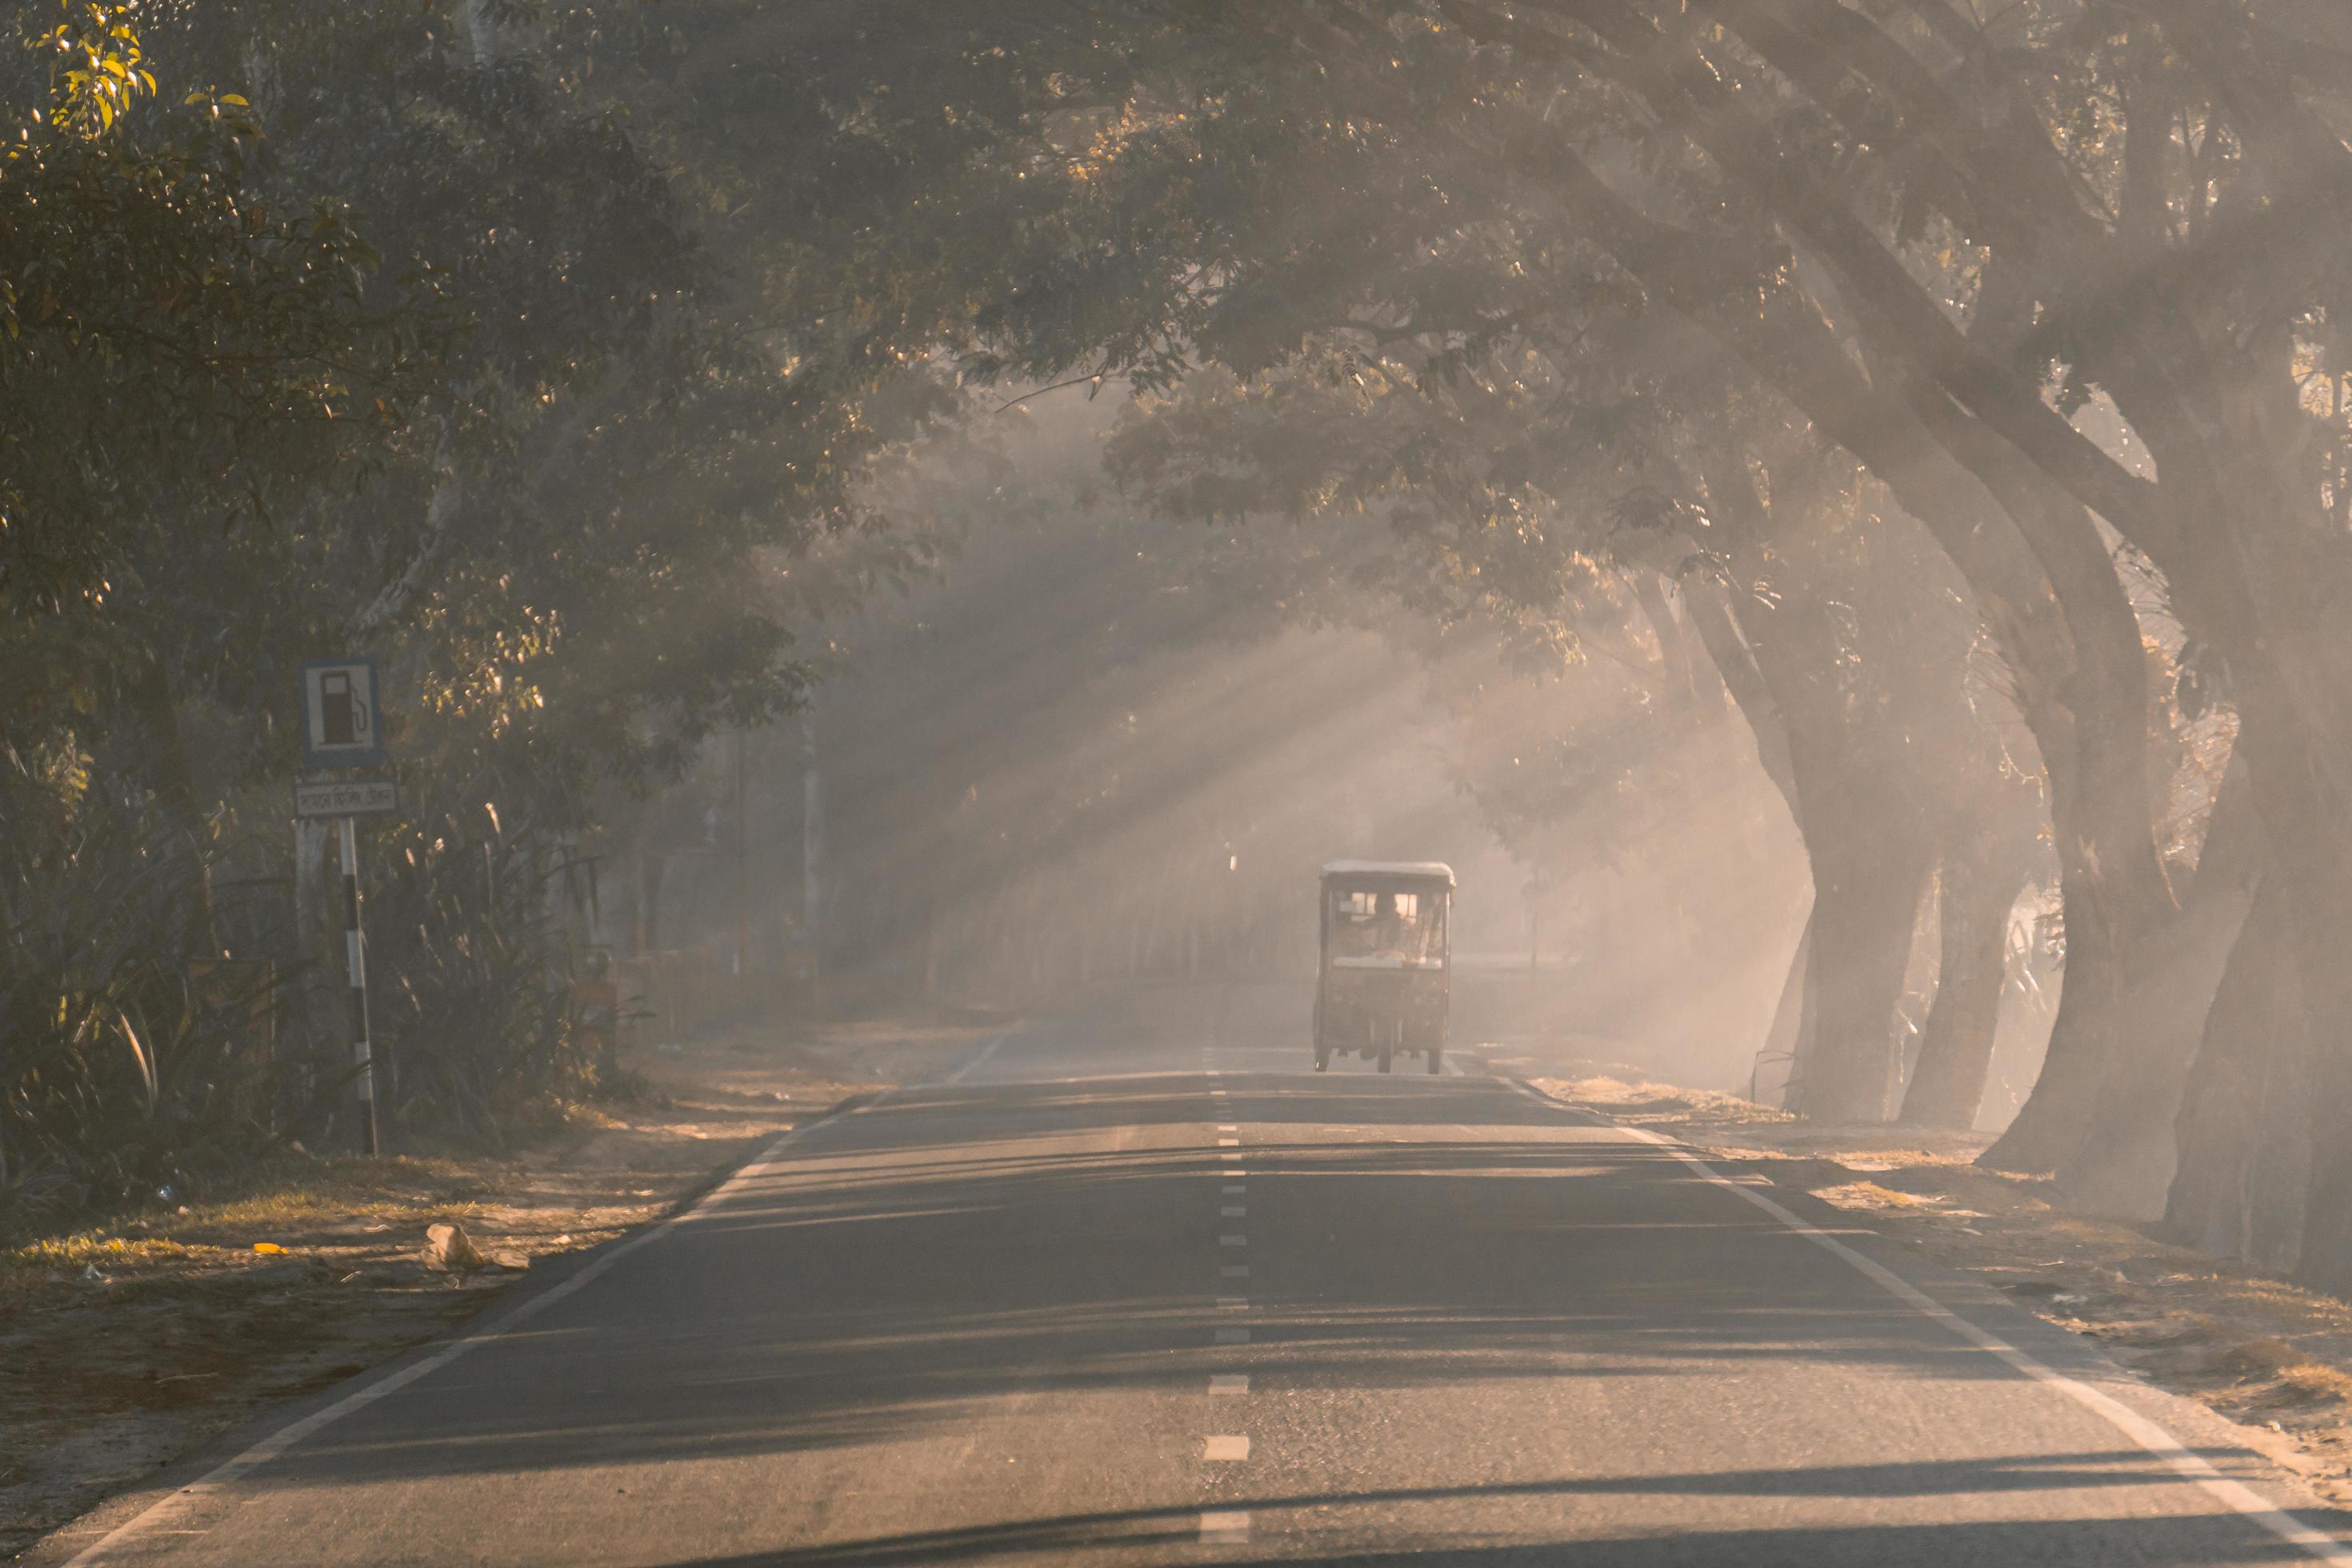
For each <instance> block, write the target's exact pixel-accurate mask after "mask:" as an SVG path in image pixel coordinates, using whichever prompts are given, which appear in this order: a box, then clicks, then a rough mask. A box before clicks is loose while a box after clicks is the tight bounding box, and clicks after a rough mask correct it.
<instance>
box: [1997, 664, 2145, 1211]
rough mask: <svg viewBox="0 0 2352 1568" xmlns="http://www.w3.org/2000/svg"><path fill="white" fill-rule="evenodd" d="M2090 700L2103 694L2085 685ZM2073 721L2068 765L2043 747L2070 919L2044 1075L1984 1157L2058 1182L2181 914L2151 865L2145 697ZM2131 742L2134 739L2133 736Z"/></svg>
mask: <svg viewBox="0 0 2352 1568" xmlns="http://www.w3.org/2000/svg"><path fill="white" fill-rule="evenodd" d="M2081 689H2082V693H2083V695H2085V696H2087V695H2089V694H2090V693H2091V692H2093V691H2097V690H2099V689H2100V688H2099V687H2097V686H2095V685H2094V683H2093V682H2091V681H2089V680H2087V679H2086V680H2084V681H2083V682H2082V683H2081ZM2124 695H2125V694H2123V693H2117V692H2115V691H2113V690H2112V689H2110V690H2107V691H2106V692H2105V696H2106V698H2107V699H2108V700H2105V701H2102V702H2099V703H2097V704H2095V705H2093V706H2091V707H2089V708H2088V709H2086V710H2084V711H2082V712H2081V713H2079V714H2078V716H2077V722H2076V724H2075V726H2074V728H2075V731H2076V734H2077V736H2078V737H2079V739H2080V743H2079V744H2078V745H2077V746H2076V747H2075V748H2074V753H2073V755H2072V756H2068V755H2066V754H2065V753H2063V752H2060V751H2057V750H2054V749H2053V748H2051V747H2049V746H2046V745H2045V746H2044V748H2043V752H2042V754H2043V757H2044V760H2045V765H2046V767H2047V770H2048V772H2049V775H2050V823H2051V829H2052V835H2053V838H2054V839H2055V840H2056V843H2057V848H2058V865H2059V876H2058V887H2059V894H2060V898H2061V900H2062V901H2063V908H2064V910H2065V932H2066V963H2065V969H2064V980H2063V986H2062V989H2061V990H2060V992H2059V994H2058V1017H2057V1021H2056V1022H2055V1023H2054V1024H2053V1026H2051V1031H2050V1047H2049V1050H2048V1052H2047V1054H2046V1055H2045V1056H2044V1057H2043V1058H2042V1076H2041V1077H2040V1078H2039V1079H2036V1080H2035V1082H2034V1085H2033V1091H2032V1094H2030V1095H2028V1096H2027V1097H2026V1100H2025V1103H2024V1105H2022V1106H2021V1107H2020V1108H2019V1110H2018V1113H2017V1119H2016V1120H2015V1121H2011V1123H2010V1124H2009V1128H2008V1130H2007V1131H2004V1132H2003V1133H2002V1134H2001V1135H2000V1138H1999V1139H1997V1140H1996V1141H1995V1142H1993V1145H1992V1147H1990V1149H1987V1150H1986V1151H1985V1152H1984V1153H1983V1154H1982V1155H1980V1156H1979V1161H1980V1163H1984V1164H1986V1165H1990V1166H1991V1167H1993V1168H1994V1169H1996V1170H2003V1171H2017V1172H2027V1173H2041V1172H2048V1171H2054V1170H2056V1169H2057V1168H2058V1166H2059V1165H2060V1164H2061V1163H2063V1161H2065V1160H2066V1159H2067V1158H2068V1157H2070V1156H2071V1155H2072V1154H2073V1153H2074V1152H2075V1150H2076V1149H2077V1148H2078V1147H2080V1145H2081V1142H2082V1141H2083V1139H2084V1136H2085V1135H2086V1133H2087V1132H2088V1131H2089V1130H2090V1128H2091V1126H2092V1124H2093V1122H2094V1121H2095V1119H2096V1118H2097V1116H2098V1112H2099V1107H2100V1103H2101V1100H2102V1099H2103V1097H2104V1096H2105V1092H2106V1090H2107V1086H2108V1085H2109V1084H2110V1083H2111V1082H2113V1081H2114V1079H2115V1077H2116V1074H2117V1072H2118V1071H2125V1072H2127V1071H2128V1070H2129V1064H2130V1063H2131V1061H2132V1060H2133V1058H2134V1057H2135V1054H2136V1052H2137V1047H2138V1046H2139V1044H2140V1040H2141V1037H2140V1035H2139V1032H2138V1030H2137V1027H2136V1026H2135V1022H2134V1016H2135V1014H2134V1002H2135V999H2136V998H2137V997H2139V996H2141V995H2143V994H2146V993H2147V992H2149V991H2150V990H2152V989H2154V988H2156V987H2158V986H2159V985H2160V984H2162V982H2163V980H2164V966H2165V964H2166V963H2167V962H2168V959H2169V956H2170V955H2169V950H2168V945H2167V943H2166V942H2165V940H2164V938H2165V936H2166V934H2167V932H2168V929H2169V927H2170V924H2171V922H2172V921H2173V919H2174V917H2175V916H2176V915H2177V914H2178V913H2179V908H2178V905H2177V904H2176V902H2175V901H2174V899H2173V897H2172V892H2171V889H2170V887H2169V886H2168V884H2167V882H2166V881H2165V879H2164V876H2163V872H2162V869H2161V868H2160V867H2159V865H2158V862H2157V860H2156V858H2155V847H2154V828H2153V817H2152V816H2151V815H2150V812H2149V794H2148V788H2147V763H2146V758H2147V750H2146V746H2147V742H2146V734H2147V709H2146V704H2145V700H2144V697H2143V699H2142V700H2138V701H2137V702H2131V701H2126V700H2124ZM2125 731H2130V735H2129V736H2126V733H2125Z"/></svg>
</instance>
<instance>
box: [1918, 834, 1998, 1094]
mask: <svg viewBox="0 0 2352 1568" xmlns="http://www.w3.org/2000/svg"><path fill="white" fill-rule="evenodd" d="M1976 849H1977V846H1974V845H1969V846H1966V847H1962V849H1961V850H1960V852H1959V853H1957V854H1954V855H1952V856H1950V857H1949V858H1947V859H1946V860H1945V862H1944V865H1943V868H1942V876H1941V881H1942V886H1941V888H1940V889H1938V897H1939V900H1940V910H1941V913H1942V917H1943V918H1942V924H1943V932H1942V936H1943V963H1942V965H1941V967H1940V968H1939V970H1938V973H1937V981H1936V1001H1935V1005H1933V1006H1932V1007H1931V1008H1930V1009H1929V1010H1928V1013H1927V1024H1926V1026H1924V1027H1923V1028H1922V1029H1921V1030H1920V1032H1919V1060H1918V1062H1917V1063H1916V1065H1915V1066H1914V1067H1913V1068H1912V1069H1911V1083H1910V1086H1909V1088H1907V1089H1906V1090H1905V1091H1904V1095H1903V1115H1902V1120H1903V1121H1907V1122H1910V1123H1913V1124H1914V1125H1916V1126H1921V1127H1953V1128H1958V1129H1959V1130H1961V1131H1967V1130H1969V1128H1972V1127H1974V1126H1975V1125H1976V1124H1977V1113H1978V1111H1979V1110H1981V1109H1982V1108H1983V1105H1984V1092H1985V1085H1986V1083H1987V1082H1988V1081H1990V1079H1991V1077H1992V1053H1993V1044H1994V1041H1995V1039H1996V1037H1998V1035H1999V1032H2000V997H2001V991H2002V988H2003V987H2004V986H2005V985H2006V984H2008V981H2009V915H2010V910H2011V909H2012V908H2013V907H2014V906H2015V905H2016V903H2017V895H2018V891H2019V889H2021V888H2022V887H2023V886H2024V885H2025V879H2026V872H2025V869H2024V868H2023V867H2021V866H2003V865H1998V864H1996V865H1986V864H1983V863H1981V862H1980V861H1979V860H1978V859H1977V858H1975V851H1976Z"/></svg>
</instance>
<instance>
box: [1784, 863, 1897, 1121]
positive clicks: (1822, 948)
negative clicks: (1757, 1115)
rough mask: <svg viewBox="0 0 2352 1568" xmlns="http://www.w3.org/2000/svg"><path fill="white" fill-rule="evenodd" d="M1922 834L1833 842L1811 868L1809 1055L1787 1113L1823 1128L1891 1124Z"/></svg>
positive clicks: (1793, 1082) (1792, 1086)
mask: <svg viewBox="0 0 2352 1568" xmlns="http://www.w3.org/2000/svg"><path fill="white" fill-rule="evenodd" d="M1932 858H1933V857H1932V855H1931V854H1930V852H1929V849H1928V847H1927V840H1926V837H1925V836H1924V835H1920V834H1906V833H1903V832H1901V831H1899V830H1897V831H1894V832H1886V833H1877V834H1863V833H1854V834H1840V835H1835V836H1832V837H1831V838H1830V841H1829V843H1828V844H1827V845H1825V846H1824V847H1823V849H1822V852H1821V853H1817V854H1815V855H1814V856H1813V857H1812V861H1813V878H1814V880H1813V914H1814V920H1813V925H1812V931H1813V937H1814V942H1813V952H1812V956H1813V973H1812V976H1811V990H1812V993H1813V994H1814V996H1815V997H1816V998H1817V1000H1816V1003H1815V1015H1816V1016H1815V1024H1814V1032H1813V1040H1812V1048H1811V1050H1810V1051H1808V1052H1806V1053H1805V1055H1804V1057H1803V1058H1802V1059H1801V1070H1800V1071H1799V1073H1798V1075H1797V1076H1796V1077H1795V1078H1794V1079H1792V1080H1791V1081H1790V1093H1789V1098H1788V1107H1789V1109H1790V1110H1794V1111H1798V1112H1800V1113H1801V1114H1802V1115H1805V1116H1809V1117H1811V1118H1812V1119H1813V1120H1815V1121H1885V1120H1886V1114H1887V1107H1888V1101H1889V1100H1890V1098H1891V1097H1892V1095H1893V1093H1894V1089H1895V1056H1896V1050H1895V1033H1894V1028H1895V1007H1896V1005H1897V1004H1898V1003H1899V1002H1900V1001H1901V1000H1902V994H1903V974H1904V971H1905V970H1906V968H1907V967H1909V963H1910V958H1911V938H1912V932H1913V931H1914V930H1915V929H1916V925H1917V922H1918V912H1919V895H1920V892H1921V890H1922V889H1923V887H1924V886H1925V884H1926V882H1927V869H1928V867H1929V865H1930V863H1931V861H1932Z"/></svg>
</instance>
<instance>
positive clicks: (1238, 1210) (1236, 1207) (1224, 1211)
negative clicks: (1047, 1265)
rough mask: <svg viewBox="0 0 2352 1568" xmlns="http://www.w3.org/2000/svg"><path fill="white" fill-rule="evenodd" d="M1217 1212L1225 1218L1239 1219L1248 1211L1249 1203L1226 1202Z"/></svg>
mask: <svg viewBox="0 0 2352 1568" xmlns="http://www.w3.org/2000/svg"><path fill="white" fill-rule="evenodd" d="M1217 1213H1218V1214H1219V1215H1221V1216H1222V1217H1223V1218H1225V1219H1240V1218H1242V1217H1243V1216H1244V1215H1247V1214H1248V1213H1249V1205H1247V1204H1227V1205H1225V1206H1224V1207H1223V1208H1221V1209H1219V1210H1218V1211H1217Z"/></svg>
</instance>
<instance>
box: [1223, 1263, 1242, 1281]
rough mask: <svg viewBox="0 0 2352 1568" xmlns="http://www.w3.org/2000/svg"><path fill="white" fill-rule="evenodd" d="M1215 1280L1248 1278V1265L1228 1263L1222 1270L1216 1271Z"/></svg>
mask: <svg viewBox="0 0 2352 1568" xmlns="http://www.w3.org/2000/svg"><path fill="white" fill-rule="evenodd" d="M1217 1278H1218V1279H1248V1278H1249V1265H1248V1264H1246V1263H1228V1264H1226V1265H1225V1266H1224V1267H1223V1268H1220V1269H1218V1270H1217Z"/></svg>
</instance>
